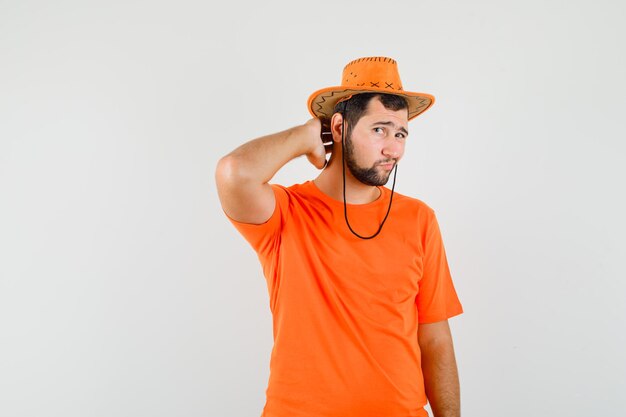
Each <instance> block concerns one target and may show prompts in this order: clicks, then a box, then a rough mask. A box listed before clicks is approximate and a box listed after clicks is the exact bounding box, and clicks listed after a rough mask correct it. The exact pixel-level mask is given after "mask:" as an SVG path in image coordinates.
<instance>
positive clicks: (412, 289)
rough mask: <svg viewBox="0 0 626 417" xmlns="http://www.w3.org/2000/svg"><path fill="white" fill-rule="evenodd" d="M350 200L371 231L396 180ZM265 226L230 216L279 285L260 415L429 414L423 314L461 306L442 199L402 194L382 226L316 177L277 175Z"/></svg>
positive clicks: (443, 313) (270, 284)
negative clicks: (433, 204) (363, 199)
mask: <svg viewBox="0 0 626 417" xmlns="http://www.w3.org/2000/svg"><path fill="white" fill-rule="evenodd" d="M379 188H380V190H381V191H382V193H381V196H380V197H379V198H378V199H377V200H376V201H374V202H372V203H369V204H362V205H353V204H348V220H349V221H350V225H351V226H352V228H353V230H355V231H356V232H357V233H358V234H360V235H361V236H369V235H371V234H373V233H374V232H376V230H378V226H379V224H380V222H381V220H382V219H383V218H384V216H385V213H386V212H387V207H388V204H389V197H390V195H391V191H390V190H389V189H388V188H386V187H379ZM272 189H273V190H274V194H275V197H276V208H275V210H274V213H273V214H272V217H271V218H270V219H269V220H268V221H267V222H265V223H263V224H260V225H253V224H246V223H240V222H236V221H234V220H232V219H230V220H231V222H232V223H233V224H234V225H235V227H236V228H237V230H239V232H240V233H241V234H242V235H243V236H244V237H245V238H246V240H247V241H248V242H249V243H250V244H251V245H252V247H253V248H254V250H255V251H256V252H257V255H258V257H259V260H260V261H261V265H262V267H263V272H264V275H265V278H266V281H267V288H268V291H269V300H270V310H271V312H272V318H273V330H274V347H273V349H272V354H271V359H270V377H269V382H268V386H267V390H266V403H265V407H264V409H263V414H262V416H261V417H425V416H428V413H427V412H426V411H425V410H424V408H423V407H424V405H426V403H427V399H426V395H425V391H424V381H423V375H422V370H421V361H420V348H419V344H418V341H417V326H418V323H431V322H436V321H440V320H445V319H448V318H450V317H452V316H455V315H458V314H461V313H462V312H463V308H462V306H461V303H460V302H459V299H458V297H457V294H456V291H455V289H454V285H453V283H452V278H451V276H450V272H449V269H448V263H447V260H446V255H445V250H444V246H443V243H442V239H441V234H440V231H439V227H438V224H437V220H436V217H435V214H434V212H433V210H432V209H431V208H430V207H428V206H427V205H426V204H425V203H423V202H422V201H420V200H417V199H414V198H410V197H406V196H403V195H401V194H398V193H394V195H393V204H392V207H391V212H390V213H389V217H388V219H387V222H386V223H385V225H384V226H383V229H382V231H381V232H380V234H379V235H378V236H376V237H375V238H373V239H369V240H362V239H359V238H358V237H356V236H354V235H353V234H352V233H351V232H350V230H349V229H348V227H347V225H346V223H345V219H344V212H343V202H342V201H337V200H335V199H333V198H331V197H329V196H327V195H326V194H324V193H323V192H321V191H320V190H319V189H318V188H317V186H316V185H315V184H314V183H313V182H312V181H307V182H305V183H304V184H297V185H293V186H291V187H288V188H286V187H283V186H279V185H272Z"/></svg>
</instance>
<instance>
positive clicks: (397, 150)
mask: <svg viewBox="0 0 626 417" xmlns="http://www.w3.org/2000/svg"><path fill="white" fill-rule="evenodd" d="M402 148H403V144H402V143H400V142H399V141H397V140H395V139H392V140H391V141H390V142H388V143H387V144H386V146H385V147H384V148H383V155H385V156H386V157H388V158H393V159H397V158H400V157H401V156H402Z"/></svg>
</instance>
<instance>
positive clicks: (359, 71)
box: [308, 56, 435, 120]
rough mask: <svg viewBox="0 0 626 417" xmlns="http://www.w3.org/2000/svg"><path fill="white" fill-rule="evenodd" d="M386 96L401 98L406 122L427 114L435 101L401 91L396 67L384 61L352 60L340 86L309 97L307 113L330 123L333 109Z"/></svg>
mask: <svg viewBox="0 0 626 417" xmlns="http://www.w3.org/2000/svg"><path fill="white" fill-rule="evenodd" d="M369 92H376V93H387V94H394V95H397V96H402V97H404V98H406V99H407V101H408V103H409V120H411V119H413V118H415V117H417V116H418V115H420V114H421V113H423V112H424V111H426V110H427V109H428V108H429V107H430V106H432V105H433V103H434V102H435V97H433V96H431V95H430V94H425V93H411V92H409V91H404V90H403V89H402V82H401V81H400V74H399V73H398V65H397V63H396V61H395V60H393V59H391V58H385V57H380V56H378V57H366V58H359V59H355V60H354V61H352V62H350V63H348V65H346V66H345V68H344V69H343V76H342V77H341V86H338V87H328V88H323V89H321V90H318V91H316V92H314V93H313V94H311V97H309V101H308V107H309V112H311V114H312V115H313V116H314V117H317V118H320V119H330V118H331V116H332V115H333V109H334V107H335V105H336V104H337V103H338V102H340V101H342V100H347V99H349V98H350V97H352V96H353V95H354V94H359V93H369Z"/></svg>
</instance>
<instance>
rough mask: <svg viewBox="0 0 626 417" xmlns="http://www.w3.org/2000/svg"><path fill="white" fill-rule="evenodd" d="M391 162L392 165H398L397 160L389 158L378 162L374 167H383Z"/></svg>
mask: <svg viewBox="0 0 626 417" xmlns="http://www.w3.org/2000/svg"><path fill="white" fill-rule="evenodd" d="M392 162H393V163H394V164H397V163H398V159H397V158H391V159H384V160H380V161H378V162H376V165H385V164H390V163H392Z"/></svg>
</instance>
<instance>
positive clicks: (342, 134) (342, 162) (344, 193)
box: [341, 107, 398, 240]
mask: <svg viewBox="0 0 626 417" xmlns="http://www.w3.org/2000/svg"><path fill="white" fill-rule="evenodd" d="M344 112H345V107H344ZM344 116H345V113H344V114H342V118H341V165H342V172H343V215H344V217H345V218H346V224H347V225H348V229H350V231H351V232H352V234H353V235H355V236H356V237H358V238H361V239H364V240H366V239H372V238H374V237H376V236H378V234H379V233H380V231H381V230H383V225H384V224H385V221H387V217H388V216H389V212H390V211H391V202H392V201H393V190H394V189H395V188H396V173H397V172H398V164H397V163H396V166H395V168H394V170H393V186H392V187H391V197H389V207H388V208H387V214H385V218H384V219H383V221H382V222H381V223H380V226H379V227H378V231H376V233H374V234H373V235H371V236H361V235H360V234H358V233H357V232H355V231H354V230H353V229H352V226H350V222H349V221H348V206H347V204H346V153H345V149H344V146H343V142H344V132H345V126H344V123H343V122H344V119H345V117H344ZM381 197H382V190H381Z"/></svg>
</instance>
